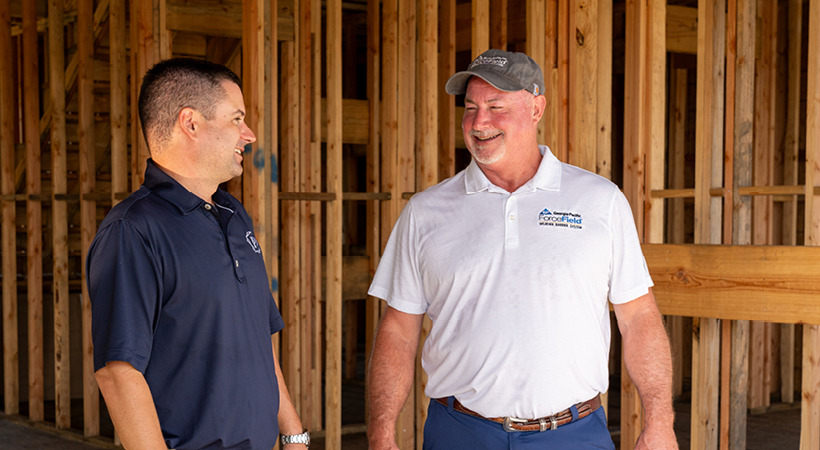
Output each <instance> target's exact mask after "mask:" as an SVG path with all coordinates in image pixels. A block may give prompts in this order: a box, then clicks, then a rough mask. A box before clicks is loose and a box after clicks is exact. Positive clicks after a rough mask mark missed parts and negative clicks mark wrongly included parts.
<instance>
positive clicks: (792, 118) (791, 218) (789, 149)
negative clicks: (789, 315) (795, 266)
mask: <svg viewBox="0 0 820 450" xmlns="http://www.w3.org/2000/svg"><path fill="white" fill-rule="evenodd" d="M788 24H789V31H788V36H789V37H788V45H789V50H788V103H787V107H786V136H785V141H786V142H785V144H784V148H785V154H784V155H783V184H784V185H797V183H798V179H797V178H798V167H799V162H798V160H799V153H800V149H799V147H800V82H801V75H802V74H801V61H800V59H801V56H802V47H803V39H802V37H803V2H802V1H801V0H790V1H789V19H788ZM782 220H783V236H782V238H783V240H782V242H783V245H797V224H798V223H797V196H796V195H795V196H793V197H792V198H791V199H790V200H788V201H786V202H784V203H783V219H782ZM794 344H795V343H794V324H783V325H781V342H780V379H781V386H780V399H781V401H783V403H792V402H794V389H795V386H794Z"/></svg>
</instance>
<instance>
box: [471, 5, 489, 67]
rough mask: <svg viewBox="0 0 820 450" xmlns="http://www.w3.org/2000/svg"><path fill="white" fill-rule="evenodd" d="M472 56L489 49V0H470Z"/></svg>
mask: <svg viewBox="0 0 820 450" xmlns="http://www.w3.org/2000/svg"><path fill="white" fill-rule="evenodd" d="M471 4H472V13H473V16H472V27H471V36H472V39H471V47H472V50H473V51H472V53H473V58H475V57H476V56H478V55H480V54H482V53H484V52H485V51H487V50H489V49H490V0H472V3H471Z"/></svg>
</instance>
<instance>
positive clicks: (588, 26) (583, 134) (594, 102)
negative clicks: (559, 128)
mask: <svg viewBox="0 0 820 450" xmlns="http://www.w3.org/2000/svg"><path fill="white" fill-rule="evenodd" d="M570 17H571V22H570V30H572V29H574V30H575V39H574V40H571V42H570V66H569V67H570V68H569V71H570V74H569V76H570V80H571V81H570V84H571V89H572V91H571V92H570V102H569V114H570V117H571V118H572V120H570V122H569V127H570V128H569V135H570V137H571V138H570V142H569V148H568V152H569V153H568V154H569V160H568V162H569V163H570V164H573V165H575V166H578V167H581V168H582V169H586V170H589V171H592V172H594V171H595V166H596V165H597V159H598V158H597V153H596V145H597V143H598V132H597V127H598V116H597V111H598V81H599V74H598V1H597V0H576V2H575V3H574V4H573V6H572V9H571V10H570ZM580 74H584V75H583V76H581V75H580Z"/></svg>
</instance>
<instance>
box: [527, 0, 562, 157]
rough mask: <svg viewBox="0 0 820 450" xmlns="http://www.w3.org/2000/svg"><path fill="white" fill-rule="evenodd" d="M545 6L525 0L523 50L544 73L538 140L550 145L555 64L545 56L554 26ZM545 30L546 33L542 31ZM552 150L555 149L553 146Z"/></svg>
mask: <svg viewBox="0 0 820 450" xmlns="http://www.w3.org/2000/svg"><path fill="white" fill-rule="evenodd" d="M545 7H548V5H546V4H545V2H544V1H541V0H527V1H526V25H527V40H526V43H525V48H524V52H525V53H526V54H527V55H529V57H530V58H532V59H533V61H535V62H536V63H537V64H538V65H539V66H540V67H541V72H543V75H544V85H545V86H544V90H545V91H547V92H545V93H544V94H545V98H546V99H547V106H546V108H545V110H544V117H545V118H544V119H542V120H541V123H539V124H538V141H539V143H540V142H546V143H547V144H548V145H552V143H551V141H550V140H549V137H548V135H549V134H550V133H552V132H553V130H552V129H551V128H550V127H548V126H547V123H549V121H550V120H551V119H552V118H553V117H554V115H553V114H552V109H551V107H552V106H553V105H554V103H553V98H554V97H553V96H552V95H550V94H553V93H554V92H552V91H551V90H550V88H549V86H550V80H551V77H552V68H553V67H554V65H555V61H554V60H549V59H548V58H547V48H548V47H554V46H555V44H554V42H549V44H548V43H547V42H548V39H549V38H550V35H549V34H550V32H552V33H553V35H554V33H555V26H554V25H552V27H550V25H551V24H550V23H549V21H548V18H547V13H546V12H545ZM545 30H546V31H547V32H546V33H545V32H544V31H545ZM553 151H555V149H554V148H553Z"/></svg>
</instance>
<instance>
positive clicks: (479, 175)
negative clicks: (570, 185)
mask: <svg viewBox="0 0 820 450" xmlns="http://www.w3.org/2000/svg"><path fill="white" fill-rule="evenodd" d="M538 150H539V151H540V152H541V155H543V157H542V158H541V164H539V165H538V171H536V172H535V175H534V176H533V177H532V179H530V181H527V182H526V183H524V185H523V186H521V187H520V188H518V191H516V192H532V191H535V190H536V189H541V190H544V191H558V190H560V189H561V161H559V160H558V158H556V157H555V156H554V155H553V154H552V152H551V151H550V149H549V147H547V146H546V145H539V146H538ZM464 187H465V189H466V191H467V193H468V194H475V193H477V192H482V191H488V192H499V193H505V192H506V191H505V190H504V189H502V188H500V187H498V186H496V185H494V184H492V183H491V182H490V180H489V179H488V178H487V176H486V175H484V172H482V171H481V168H480V167H478V164H477V163H476V162H475V159H473V160H471V161H470V164H469V165H468V166H467V168H466V169H465V174H464Z"/></svg>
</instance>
